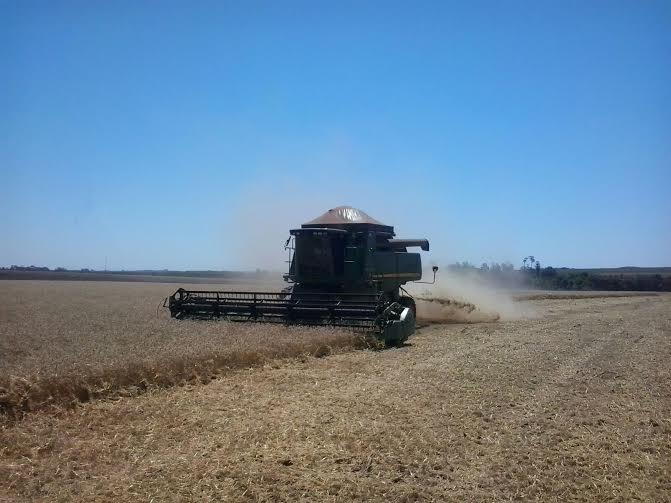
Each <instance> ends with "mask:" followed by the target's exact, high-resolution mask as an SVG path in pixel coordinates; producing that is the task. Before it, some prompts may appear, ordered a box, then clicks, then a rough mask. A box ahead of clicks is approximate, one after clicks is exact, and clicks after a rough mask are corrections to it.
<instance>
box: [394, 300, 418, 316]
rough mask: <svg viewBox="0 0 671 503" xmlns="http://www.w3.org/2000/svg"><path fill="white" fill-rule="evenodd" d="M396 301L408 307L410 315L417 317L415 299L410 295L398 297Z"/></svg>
mask: <svg viewBox="0 0 671 503" xmlns="http://www.w3.org/2000/svg"><path fill="white" fill-rule="evenodd" d="M398 303H399V304H401V305H402V306H403V307H409V308H410V310H411V311H412V315H413V316H414V318H415V319H417V305H416V304H415V299H413V298H412V297H400V298H399V299H398Z"/></svg>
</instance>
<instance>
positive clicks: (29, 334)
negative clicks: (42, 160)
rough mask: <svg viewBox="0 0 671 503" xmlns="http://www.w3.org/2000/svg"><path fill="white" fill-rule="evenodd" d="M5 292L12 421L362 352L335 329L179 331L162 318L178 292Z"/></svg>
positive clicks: (2, 324) (107, 288) (25, 287)
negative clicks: (285, 361) (272, 363)
mask: <svg viewBox="0 0 671 503" xmlns="http://www.w3.org/2000/svg"><path fill="white" fill-rule="evenodd" d="M0 286H1V287H2V288H1V289H0V412H2V411H4V412H5V413H10V414H13V415H16V414H20V413H22V412H25V411H29V410H36V409H41V408H45V407H51V406H59V407H62V406H65V407H68V406H72V405H74V404H76V403H79V402H86V401H89V400H90V399H93V398H100V397H109V396H113V395H115V394H119V393H121V394H126V395H128V394H137V393H138V392H143V391H145V390H146V389H147V388H148V387H151V386H162V387H164V386H169V385H174V384H179V383H184V382H188V381H200V382H208V381H209V380H211V379H212V377H214V376H216V375H217V374H220V373H221V372H222V371H225V370H226V369H231V368H240V367H249V366H254V365H260V364H263V363H265V362H267V361H269V360H271V359H274V358H284V357H296V356H301V355H310V354H318V355H326V354H329V353H331V352H333V351H339V350H342V349H351V348H352V347H354V346H355V345H357V344H361V342H362V341H361V340H360V339H359V338H357V337H355V336H353V335H352V334H351V333H348V332H343V331H337V330H332V329H311V330H308V329H304V328H293V327H292V328H287V327H281V326H275V325H263V326H255V325H247V324H239V323H224V322H204V321H201V322H197V321H186V322H177V321H175V320H172V319H170V317H169V315H168V314H167V312H166V310H165V309H163V308H160V309H159V308H158V305H159V303H160V302H161V300H162V299H163V298H164V297H166V296H167V295H169V294H171V293H172V292H174V291H175V290H176V289H177V287H178V286H177V285H170V284H155V283H112V282H65V281H63V282H55V281H54V282H52V281H3V282H2V283H0ZM180 286H184V285H180ZM271 286H273V287H274V285H271ZM228 288H240V289H249V288H250V284H246V285H230V286H228Z"/></svg>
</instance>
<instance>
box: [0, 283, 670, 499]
mask: <svg viewBox="0 0 671 503" xmlns="http://www.w3.org/2000/svg"><path fill="white" fill-rule="evenodd" d="M148 288H149V290H150V289H151V288H154V286H150V287H148ZM149 290H147V291H149ZM108 293H109V292H108ZM152 295H153V294H152ZM140 296H141V295H140ZM523 302H524V303H525V305H527V307H530V308H532V310H533V311H534V312H535V313H536V314H537V315H536V316H535V317H534V318H531V319H518V320H513V321H499V322H496V323H479V324H478V323H470V324H450V325H431V326H428V327H425V328H423V329H421V330H420V331H419V333H417V334H416V335H415V336H413V338H412V339H411V340H410V342H411V344H409V345H407V346H405V347H403V348H397V349H390V350H385V351H356V352H346V353H340V354H335V355H332V356H329V357H328V358H320V359H317V358H305V359H303V360H300V359H286V360H281V361H280V360H274V361H268V362H267V363H266V364H264V365H261V366H257V367H253V368H247V369H242V370H236V371H232V372H225V373H223V374H221V375H219V376H218V378H217V379H215V380H213V381H211V382H210V383H209V384H207V385H202V384H199V383H198V382H197V381H191V382H189V383H187V384H186V385H184V386H180V387H172V388H166V389H158V388H156V389H148V390H147V392H146V393H143V394H141V395H139V396H132V397H131V396H129V397H123V396H121V397H117V398H116V399H115V400H98V401H93V402H90V403H87V404H84V405H82V406H80V407H77V408H75V409H72V410H69V411H65V412H62V413H60V414H52V413H46V412H36V413H32V414H28V415H27V416H26V417H25V418H24V419H23V420H22V421H18V422H16V421H12V422H5V423H3V424H1V426H0V500H3V498H4V499H5V500H7V501H73V500H81V501H94V500H95V501H112V500H114V501H116V502H119V501H138V500H141V501H151V500H153V501H193V500H198V501H222V500H226V501H325V500H328V501H351V500H367V501H371V500H372V501H465V500H470V501H472V500H477V501H509V500H543V501H568V500H571V501H632V500H640V501H671V496H670V495H671V387H670V386H669V382H671V296H669V295H660V296H654V297H598V298H580V299H576V298H565V299H555V298H549V299H547V298H546V299H532V300H526V301H523ZM89 309H94V308H93V307H92V306H89ZM96 312H98V311H96ZM154 315H155V313H154ZM3 316H6V313H3ZM82 316H84V315H82ZM89 316H91V315H89ZM138 318H141V317H138ZM3 319H6V318H3ZM80 322H81V323H84V321H81V320H80ZM89 323H94V321H93V320H90V321H89ZM147 323H149V322H147ZM152 323H153V322H152ZM149 326H151V324H150V325H149ZM144 328H146V326H145V327H144ZM128 329H129V330H131V328H128ZM142 329H143V328H138V329H137V330H142ZM63 330H64V329H63ZM175 330H181V328H175ZM256 330H263V328H261V327H256ZM140 333H141V332H136V334H138V335H139V334H140ZM184 335H188V334H184ZM248 335H250V336H253V333H252V332H250V333H249V334H248ZM153 340H154V341H155V339H153ZM192 342H194V341H192ZM192 345H193V344H192ZM187 346H188V345H183V346H182V347H184V348H185V351H189V350H190V349H188V348H187ZM152 351H153V350H152ZM43 355H46V353H43ZM15 368H18V367H15ZM24 368H32V367H31V365H28V364H26V366H25V367H24Z"/></svg>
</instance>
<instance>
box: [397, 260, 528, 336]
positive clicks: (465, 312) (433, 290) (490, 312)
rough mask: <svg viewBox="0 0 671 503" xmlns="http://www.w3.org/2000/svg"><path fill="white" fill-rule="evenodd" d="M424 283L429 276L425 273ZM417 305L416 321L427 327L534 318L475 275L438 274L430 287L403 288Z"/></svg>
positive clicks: (502, 291)
mask: <svg viewBox="0 0 671 503" xmlns="http://www.w3.org/2000/svg"><path fill="white" fill-rule="evenodd" d="M423 277H424V278H425V279H428V278H432V277H433V273H432V272H430V271H425V272H424V274H423ZM406 289H407V290H408V291H409V293H411V294H412V295H413V296H414V297H415V301H416V302H417V318H418V320H419V321H420V322H427V323H449V322H453V323H486V322H495V321H510V320H518V319H526V318H532V317H535V313H534V311H533V309H532V308H530V307H529V306H526V305H521V304H519V303H517V302H515V300H514V299H513V295H512V291H511V290H509V289H506V288H502V287H500V286H496V285H493V284H491V283H489V282H488V281H486V280H484V279H483V278H481V277H480V276H478V275H477V274H470V273H461V272H453V271H449V270H446V269H442V270H439V271H438V274H437V276H436V283H435V284H434V285H427V284H419V283H411V284H409V285H408V287H407V288H406Z"/></svg>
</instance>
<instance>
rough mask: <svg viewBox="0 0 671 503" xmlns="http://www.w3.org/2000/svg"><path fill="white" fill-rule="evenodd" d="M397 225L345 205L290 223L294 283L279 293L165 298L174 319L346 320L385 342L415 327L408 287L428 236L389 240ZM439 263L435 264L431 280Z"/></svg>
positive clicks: (184, 293) (289, 277)
mask: <svg viewBox="0 0 671 503" xmlns="http://www.w3.org/2000/svg"><path fill="white" fill-rule="evenodd" d="M394 236H395V234H394V228H393V227H391V226H388V225H384V224H382V223H380V222H378V221H377V220H375V219H373V218H371V217H369V216H368V215H366V214H365V213H364V212H363V211H360V210H357V209H356V208H351V207H348V206H339V207H337V208H334V209H331V210H329V211H327V212H326V213H325V214H323V215H322V216H321V217H319V218H317V219H315V220H312V221H310V222H308V223H306V224H303V225H302V226H301V228H300V229H292V230H291V231H290V236H289V239H288V240H287V242H286V244H285V248H286V249H288V250H290V251H291V252H293V254H292V257H291V260H290V264H291V265H290V267H289V273H288V274H285V276H284V279H285V280H286V281H287V282H289V283H291V286H289V287H288V288H286V289H284V290H283V291H281V292H272V293H271V292H223V291H195V290H185V289H183V288H180V289H179V290H177V291H176V292H175V293H174V294H173V295H172V296H170V297H169V299H168V308H169V309H170V314H171V316H172V317H174V318H178V319H182V318H202V319H211V318H226V319H229V320H233V321H259V322H275V323H285V324H298V325H322V326H335V327H348V328H356V329H362V330H365V331H369V332H374V333H376V334H377V335H378V337H380V338H381V339H382V340H384V342H385V343H386V344H388V345H395V344H400V343H401V342H403V341H405V340H406V339H407V338H408V337H409V336H410V335H412V333H413V332H414V331H415V315H416V308H415V301H414V300H413V298H412V297H411V296H410V295H409V294H408V293H407V292H406V291H405V289H404V288H403V285H404V284H405V283H407V282H408V281H415V282H420V281H419V280H421V279H422V262H421V258H420V255H419V253H409V252H408V251H407V249H408V248H413V247H419V248H421V249H422V250H424V251H428V250H429V242H428V241H427V240H426V239H394ZM437 270H438V268H437V267H434V268H433V276H434V277H433V279H434V281H435V275H436V271H437Z"/></svg>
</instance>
